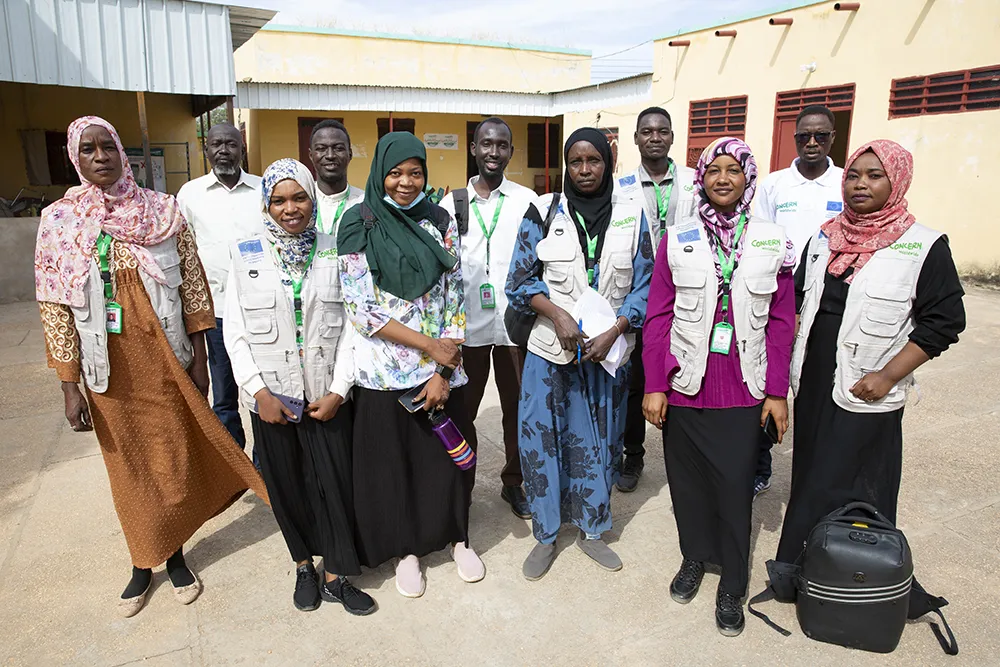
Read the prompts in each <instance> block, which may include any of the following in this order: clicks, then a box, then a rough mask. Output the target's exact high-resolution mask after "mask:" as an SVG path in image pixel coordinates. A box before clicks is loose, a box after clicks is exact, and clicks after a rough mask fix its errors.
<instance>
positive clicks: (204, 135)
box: [198, 113, 208, 174]
mask: <svg viewBox="0 0 1000 667" xmlns="http://www.w3.org/2000/svg"><path fill="white" fill-rule="evenodd" d="M198 121H199V122H200V123H201V168H202V170H203V171H204V172H205V173H206V174H207V173H208V156H207V155H205V147H206V146H208V114H207V113H203V114H202V115H201V116H199V117H198Z"/></svg>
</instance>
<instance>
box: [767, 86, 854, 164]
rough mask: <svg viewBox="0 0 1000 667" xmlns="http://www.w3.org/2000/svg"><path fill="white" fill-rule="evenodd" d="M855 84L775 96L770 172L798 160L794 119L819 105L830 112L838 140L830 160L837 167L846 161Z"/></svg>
mask: <svg viewBox="0 0 1000 667" xmlns="http://www.w3.org/2000/svg"><path fill="white" fill-rule="evenodd" d="M854 89H855V84H853V83H849V84H844V85H841V86H832V87H830V88H808V89H805V90H790V91H787V92H783V93H778V95H777V99H776V101H775V105H774V109H775V113H774V137H773V142H772V145H771V171H777V170H779V169H785V168H786V167H789V166H791V164H792V161H793V160H795V158H796V157H798V152H797V151H796V150H795V117H796V116H798V115H799V112H800V111H802V109H804V108H805V107H807V106H810V105H812V104H821V105H824V106H826V107H827V108H828V109H830V111H832V112H833V117H834V124H833V126H834V129H835V130H836V131H837V138H836V139H835V140H834V142H833V146H832V147H831V149H830V159H832V160H833V163H834V164H835V165H837V166H838V167H843V166H844V163H845V162H846V161H847V155H848V153H847V151H848V148H849V146H850V135H851V119H852V116H853V114H854Z"/></svg>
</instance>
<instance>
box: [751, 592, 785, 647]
mask: <svg viewBox="0 0 1000 667" xmlns="http://www.w3.org/2000/svg"><path fill="white" fill-rule="evenodd" d="M774 599H775V596H774V589H773V588H772V587H771V584H768V585H767V588H765V589H764V590H762V591H761V592H760V593H757V595H755V596H753V597H752V598H750V601H749V602H747V611H749V612H750V613H751V614H753V615H754V616H756V617H757V618H759V619H760V620H762V621H764V622H765V623H767V625H768V627H770V628H771V629H773V630H777V631H778V632H780V633H781V635H782V636H783V637H791V636H792V633H791V632H789V631H788V630H786V629H784V628H783V627H781V626H780V625H778V624H777V623H775V622H774V621H772V620H771V619H770V618H768V616H767V614H765V613H764V612H760V611H757V610H756V609H754V608H753V606H754V605H755V604H760V603H762V602H770V601H771V600H774Z"/></svg>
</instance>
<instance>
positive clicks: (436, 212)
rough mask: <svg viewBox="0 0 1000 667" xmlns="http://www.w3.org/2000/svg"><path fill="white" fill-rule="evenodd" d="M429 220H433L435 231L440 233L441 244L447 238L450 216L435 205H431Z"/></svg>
mask: <svg viewBox="0 0 1000 667" xmlns="http://www.w3.org/2000/svg"><path fill="white" fill-rule="evenodd" d="M431 219H432V220H434V226H435V227H437V230H438V231H439V232H441V241H442V243H443V242H444V239H445V238H446V237H447V236H448V227H449V226H451V214H450V213H448V211H446V210H444V209H443V208H441V207H440V206H438V205H437V204H431Z"/></svg>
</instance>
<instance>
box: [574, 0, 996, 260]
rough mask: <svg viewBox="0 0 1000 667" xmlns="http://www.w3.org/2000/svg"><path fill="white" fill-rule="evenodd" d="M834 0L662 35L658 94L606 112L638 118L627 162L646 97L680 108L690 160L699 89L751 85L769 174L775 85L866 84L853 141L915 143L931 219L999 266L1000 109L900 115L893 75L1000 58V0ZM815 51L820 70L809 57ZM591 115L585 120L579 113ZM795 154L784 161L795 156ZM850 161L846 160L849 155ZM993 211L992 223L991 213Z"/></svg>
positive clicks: (962, 252)
mask: <svg viewBox="0 0 1000 667" xmlns="http://www.w3.org/2000/svg"><path fill="white" fill-rule="evenodd" d="M833 5H834V3H833V2H822V3H818V4H814V5H810V6H808V7H804V8H801V9H796V10H791V11H786V12H781V13H779V14H773V15H770V16H781V17H789V18H792V19H794V23H793V24H792V25H791V26H788V27H784V26H771V25H769V24H768V18H769V16H762V17H760V18H756V19H753V20H749V21H744V22H741V23H736V24H732V25H728V26H724V27H725V28H729V29H735V30H736V31H737V36H736V38H735V39H733V38H723V37H716V36H715V34H714V33H715V30H716V29H717V28H720V27H722V26H716V27H713V28H711V29H708V30H703V31H700V32H694V33H690V34H686V35H680V36H678V37H674V38H671V39H686V40H690V41H691V45H690V46H689V47H681V48H675V47H670V46H668V45H667V41H668V40H667V39H664V40H661V41H657V42H656V44H655V55H654V66H653V69H654V76H653V94H652V99H650V100H649V103H648V104H642V105H636V106H633V107H629V108H618V109H610V110H605V111H604V112H602V118H601V123H602V124H605V125H619V126H621V127H622V129H623V131H624V130H625V128H626V127H627V128H628V129H627V135H628V136H627V137H623V142H622V146H621V148H620V153H619V155H620V160H619V161H620V162H621V163H624V167H625V168H626V169H631V168H634V167H635V166H636V165H637V164H638V162H639V155H638V151H637V150H636V149H635V146H634V145H633V144H632V141H631V138H630V137H631V135H632V132H634V129H635V116H636V114H637V113H638V111H640V110H641V109H642V108H644V107H645V106H651V105H659V106H663V107H665V108H666V109H667V110H668V111H670V112H671V115H672V117H673V126H674V134H675V144H674V148H673V149H672V150H671V155H672V156H673V157H674V158H675V159H677V160H681V161H683V160H685V158H686V155H687V140H688V109H689V103H690V102H691V101H697V100H704V99H711V98H716V97H730V96H736V95H747V96H748V98H749V99H748V108H747V127H746V140H747V143H749V144H750V146H751V147H752V148H753V150H754V155H755V157H756V159H757V164H758V166H759V167H760V170H761V176H763V175H765V174H766V173H767V172H768V170H769V167H770V163H771V146H772V139H773V132H774V113H775V95H776V94H777V93H778V92H784V91H789V90H796V89H801V88H816V87H826V86H834V85H839V84H850V83H854V84H856V86H857V88H856V92H855V102H854V112H853V116H852V124H851V131H850V141H849V145H850V146H851V148H852V150H853V148H856V147H857V146H859V145H861V144H862V143H864V142H865V141H868V140H871V139H880V138H881V139H892V140H894V141H897V142H899V143H900V144H902V145H903V146H905V147H906V148H907V149H908V150H910V151H911V152H912V153H913V154H914V159H915V175H914V180H913V185H912V187H911V188H910V191H909V194H908V196H907V199H908V200H909V202H910V210H911V211H912V212H913V213H914V215H916V217H917V219H918V220H919V221H921V222H922V223H924V224H926V225H928V226H930V227H933V228H935V229H939V230H941V231H943V232H945V233H947V234H948V236H949V238H950V240H951V248H952V252H953V253H954V255H955V258H956V261H957V262H958V263H959V266H960V268H961V269H962V270H963V271H964V272H972V271H978V270H982V269H995V268H996V267H997V266H998V264H1000V247H998V246H996V245H995V244H990V243H983V242H982V239H983V238H984V231H985V230H984V229H983V225H984V224H986V225H988V226H990V229H991V230H992V231H990V232H987V233H989V234H992V235H996V232H997V231H1000V223H998V222H996V221H993V220H992V219H991V217H990V216H989V215H987V212H988V211H990V210H992V208H993V207H992V203H993V202H992V199H993V198H992V192H991V190H990V188H989V185H988V184H992V183H995V182H997V181H998V180H1000V161H997V160H996V159H995V154H996V153H997V149H998V147H1000V143H998V140H997V128H1000V110H991V111H972V112H966V113H957V114H940V115H929V116H922V117H915V118H900V119H891V120H890V119H889V117H888V114H889V90H890V87H891V83H892V80H893V79H899V78H905V77H910V76H919V75H928V74H935V73H940V72H950V71H953V70H962V69H972V68H977V67H986V66H993V65H1000V47H998V46H997V35H1000V11H998V7H1000V4H998V3H997V2H996V0H878V1H877V2H876V1H871V0H869V1H868V2H862V3H861V9H860V10H859V11H857V12H837V11H834V9H833ZM810 63H815V65H816V70H815V72H812V73H809V72H807V71H803V70H802V69H801V68H802V66H803V65H808V64H810ZM594 120H595V114H593V113H590V114H573V115H572V116H571V117H570V116H568V117H567V125H568V129H569V130H570V131H571V130H572V129H573V128H574V127H576V126H580V125H587V124H590V123H593V122H594ZM576 123H579V125H576ZM786 166H788V165H782V167H786ZM841 166H843V165H841ZM984 220H985V221H986V222H985V223H984V222H983V221H984Z"/></svg>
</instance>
